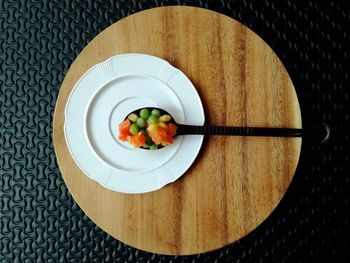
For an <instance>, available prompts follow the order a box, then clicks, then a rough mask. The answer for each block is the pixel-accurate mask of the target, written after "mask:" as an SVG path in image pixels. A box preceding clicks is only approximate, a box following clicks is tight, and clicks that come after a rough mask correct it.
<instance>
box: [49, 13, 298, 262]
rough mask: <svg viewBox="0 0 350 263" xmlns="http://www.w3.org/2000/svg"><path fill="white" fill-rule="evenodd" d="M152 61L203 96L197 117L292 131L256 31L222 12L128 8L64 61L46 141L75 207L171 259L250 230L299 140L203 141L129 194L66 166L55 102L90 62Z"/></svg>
mask: <svg viewBox="0 0 350 263" xmlns="http://www.w3.org/2000/svg"><path fill="white" fill-rule="evenodd" d="M130 52H133V53H146V54H150V55H154V56H158V57H161V58H163V59H165V60H167V61H169V62H170V63H171V64H172V65H174V66H175V67H177V68H179V69H181V70H182V71H183V72H184V73H185V74H186V75H187V76H188V77H189V78H190V79H191V81H192V82H193V84H194V85H195V87H196V88H197V90H198V93H199V95H200V97H201V99H202V102H203V105H204V107H205V112H206V123H207V124H213V125H249V126H266V127H294V128H300V127H301V114H300V109H299V104H298V99H297V96H296V93H295V90H294V87H293V84H292V81H291V79H290V77H289V76H288V73H287V72H286V70H285V68H284V67H283V65H282V63H281V61H280V60H279V59H278V57H277V56H276V54H275V53H274V52H273V51H272V50H271V48H270V47H268V45H267V44H266V43H265V42H264V41H263V40H262V39H261V38H259V37H258V36H257V35H256V34H255V33H253V32H252V31H251V30H249V29H248V28H247V27H245V26H243V25H242V24H240V23H238V22H237V21H234V20H233V19H231V18H229V17H226V16H224V15H221V14H218V13H215V12H212V11H208V10H204V9H199V8H193V7H162V8H155V9H150V10H147V11H144V12H140V13H137V14H135V15H132V16H129V17H127V18H125V19H122V20H120V21H119V22H117V23H116V24H113V25H112V26H110V27H109V28H107V29H106V30H104V31H103V32H102V33H101V34H99V35H98V36H97V37H96V38H95V39H94V40H93V41H91V42H90V43H89V44H88V46H87V47H86V48H85V49H84V50H83V51H82V52H81V54H80V55H79V56H78V58H77V59H76V60H75V61H74V63H73V64H72V65H71V68H70V70H69V71H68V73H67V75H66V77H65V79H64V81H63V84H62V87H61V89H60V93H59V97H58V100H57V104H56V109H55V114H54V123H53V126H54V134H53V138H54V143H55V150H56V155H57V160H58V163H59V167H60V169H61V172H62V176H63V178H64V180H65V183H66V184H67V187H68V189H69V190H70V192H71V194H72V195H73V197H74V199H75V200H76V201H77V202H78V204H79V205H80V207H81V208H82V209H83V210H84V212H85V213H86V214H87V215H88V216H89V217H90V218H91V219H92V220H93V221H94V222H95V223H96V224H97V225H98V226H100V227H101V228H102V229H104V230H105V231H106V232H107V233H109V234H110V235H112V236H114V237H115V238H116V239H118V240H121V241H123V242H125V243H126V244H129V245H131V246H134V247H137V248H140V249H142V250H146V251H150V252H155V253H161V254H172V255H175V254H176V255H187V254H194V253H200V252H206V251H210V250H214V249H217V248H220V247H223V246H225V245H227V244H230V243H232V242H234V241H236V240H238V239H240V238H242V237H243V236H245V235H246V234H248V233H249V232H251V231H252V230H253V229H255V228H256V227H257V226H258V225H259V224H260V223H261V222H263V221H264V219H265V218H266V217H267V216H269V214H270V213H271V212H272V211H273V210H274V208H275V207H276V206H277V205H278V203H279V202H280V200H281V198H282V197H283V195H284V193H285V192H286V190H287V188H288V186H289V184H290V182H291V179H292V177H293V175H294V172H295V169H296V166H297V163H298V159H299V154H300V148H301V139H300V138H251V137H249V138H248V137H219V136H217V137H216V136H213V137H208V138H206V139H205V142H204V144H203V147H202V150H201V152H200V154H199V156H198V158H197V159H196V161H195V162H194V164H193V165H192V167H191V168H190V170H189V171H188V172H186V174H184V175H183V176H182V177H181V178H180V179H179V180H178V181H176V182H175V183H173V184H170V185H168V186H166V187H164V188H162V189H161V190H158V191H155V192H151V193H147V194H138V195H129V194H121V193H117V192H112V191H110V190H107V189H104V188H103V187H101V186H100V185H99V184H97V183H95V182H94V181H92V180H90V179H89V178H88V177H87V176H85V175H84V174H83V173H82V171H80V170H79V168H78V167H77V165H76V164H75V163H74V161H73V159H72V157H71V155H70V154H69V151H68V149H67V145H66V142H65V139H64V132H63V125H64V114H63V113H64V107H65V104H66V101H67V98H68V96H69V93H70V91H71V90H72V88H73V86H74V84H75V83H76V82H77V80H78V79H79V78H80V77H81V76H82V75H83V73H84V72H85V71H87V70H88V69H89V68H90V67H92V66H93V65H94V64H96V63H99V62H102V61H104V60H105V59H107V58H109V57H111V56H113V55H116V54H121V53H130Z"/></svg>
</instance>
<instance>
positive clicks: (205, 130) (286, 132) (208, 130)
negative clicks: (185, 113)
mask: <svg viewBox="0 0 350 263" xmlns="http://www.w3.org/2000/svg"><path fill="white" fill-rule="evenodd" d="M185 134H197V135H227V136H269V137H302V136H303V135H304V130H303V129H294V128H262V127H233V126H195V125H183V124H181V125H178V128H177V135H185Z"/></svg>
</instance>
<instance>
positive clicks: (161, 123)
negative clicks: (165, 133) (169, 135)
mask: <svg viewBox="0 0 350 263" xmlns="http://www.w3.org/2000/svg"><path fill="white" fill-rule="evenodd" d="M158 125H159V127H162V128H164V129H166V128H167V127H168V126H167V125H166V124H165V123H164V122H160V123H158Z"/></svg>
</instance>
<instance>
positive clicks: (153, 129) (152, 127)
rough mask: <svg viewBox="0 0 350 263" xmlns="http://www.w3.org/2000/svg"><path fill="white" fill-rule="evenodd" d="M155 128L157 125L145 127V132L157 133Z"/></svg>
mask: <svg viewBox="0 0 350 263" xmlns="http://www.w3.org/2000/svg"><path fill="white" fill-rule="evenodd" d="M157 127H158V125H157V124H151V125H149V126H148V127H147V131H148V132H149V133H153V132H156V131H157Z"/></svg>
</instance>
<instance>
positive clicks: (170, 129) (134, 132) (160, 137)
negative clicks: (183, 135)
mask: <svg viewBox="0 0 350 263" xmlns="http://www.w3.org/2000/svg"><path fill="white" fill-rule="evenodd" d="M176 130H177V127H176V125H175V124H174V123H173V122H172V118H171V116H170V115H169V114H167V113H162V112H161V111H160V110H159V109H152V110H150V109H148V108H144V109H141V110H140V111H139V112H138V114H137V113H135V112H133V113H131V114H130V115H129V116H128V117H127V118H126V119H125V120H124V121H123V122H122V123H120V124H119V137H118V138H119V140H122V141H128V142H129V143H131V145H133V146H134V147H135V148H140V147H141V148H145V149H149V150H156V149H159V148H162V147H164V146H167V145H169V144H172V143H173V142H174V136H175V134H176Z"/></svg>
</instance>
